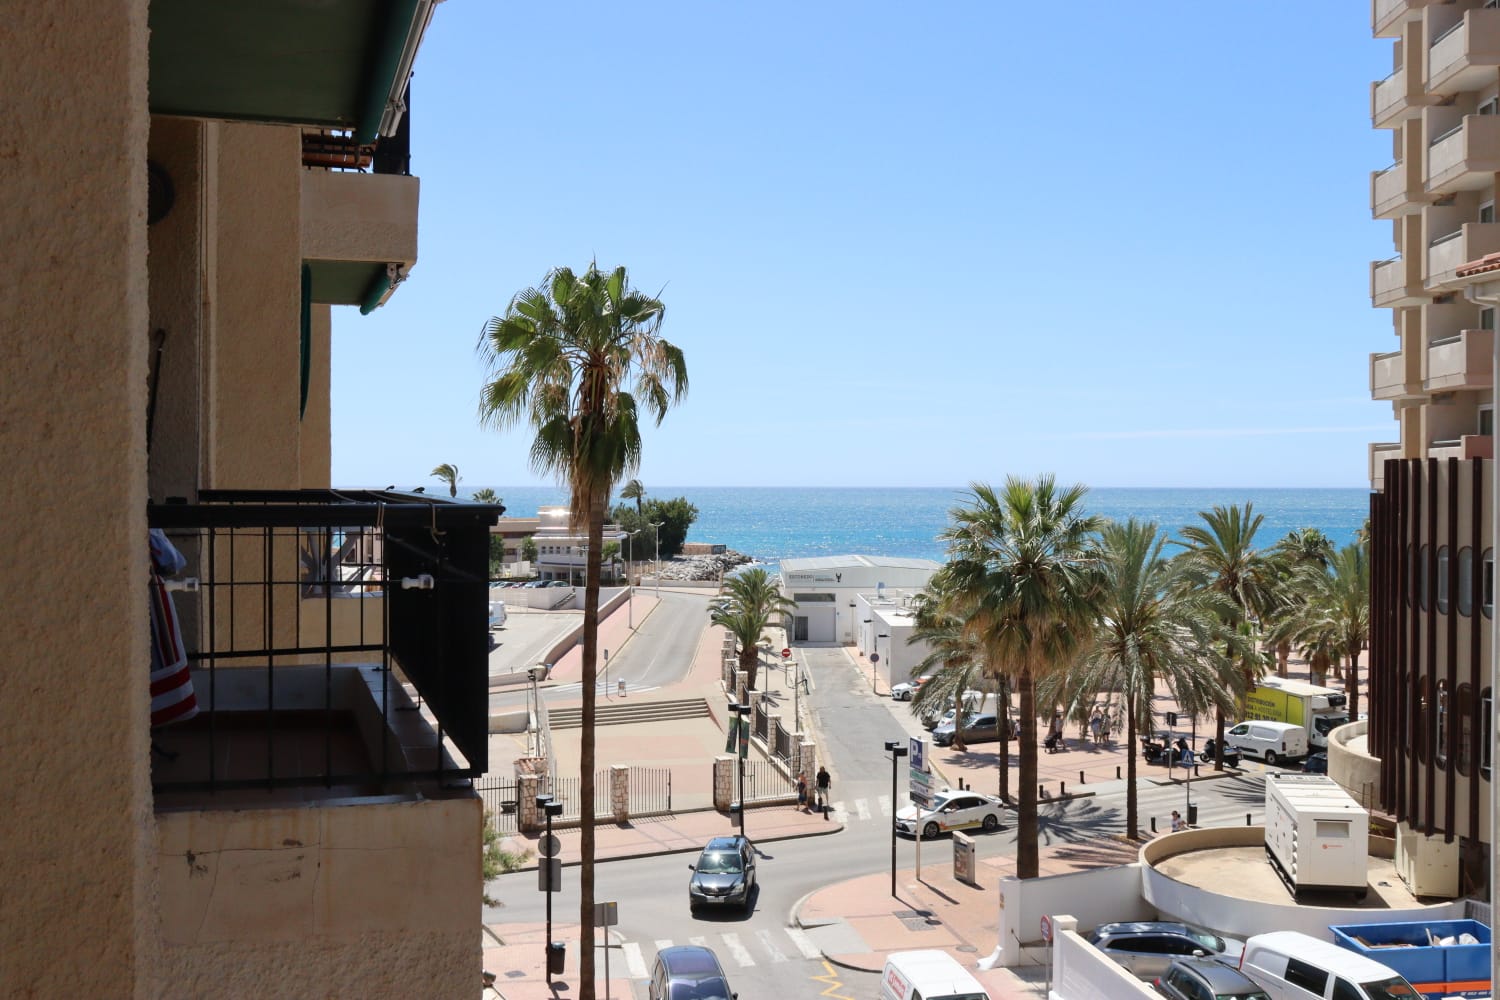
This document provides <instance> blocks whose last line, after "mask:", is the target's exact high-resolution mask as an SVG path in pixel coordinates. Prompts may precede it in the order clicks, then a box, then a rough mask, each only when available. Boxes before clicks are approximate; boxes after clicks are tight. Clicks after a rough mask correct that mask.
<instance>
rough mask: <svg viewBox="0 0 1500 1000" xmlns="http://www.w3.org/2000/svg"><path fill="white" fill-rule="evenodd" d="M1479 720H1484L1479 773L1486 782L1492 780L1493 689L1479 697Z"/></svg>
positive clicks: (1480, 736) (1485, 690)
mask: <svg viewBox="0 0 1500 1000" xmlns="http://www.w3.org/2000/svg"><path fill="white" fill-rule="evenodd" d="M1479 718H1480V719H1481V720H1483V722H1484V727H1483V730H1482V731H1481V732H1480V734H1479V773H1480V774H1482V775H1484V780H1485V781H1488V780H1490V727H1491V726H1492V725H1494V724H1495V722H1494V720H1495V692H1494V689H1493V688H1485V689H1484V692H1483V693H1482V694H1481V695H1480V696H1479Z"/></svg>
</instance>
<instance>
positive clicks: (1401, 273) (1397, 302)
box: [1370, 257, 1422, 309]
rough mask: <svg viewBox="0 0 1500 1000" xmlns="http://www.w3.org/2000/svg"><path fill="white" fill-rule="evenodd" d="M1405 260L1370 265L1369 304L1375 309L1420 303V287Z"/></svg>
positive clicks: (1385, 261)
mask: <svg viewBox="0 0 1500 1000" xmlns="http://www.w3.org/2000/svg"><path fill="white" fill-rule="evenodd" d="M1414 272H1415V268H1410V267H1407V265H1406V260H1405V258H1402V257H1392V258H1390V259H1389V260H1377V261H1371V263H1370V304H1371V305H1373V306H1375V308H1377V309H1384V308H1386V307H1388V306H1408V305H1415V304H1416V303H1418V302H1420V301H1422V285H1421V282H1420V281H1418V280H1417V276H1416V274H1415V273H1414Z"/></svg>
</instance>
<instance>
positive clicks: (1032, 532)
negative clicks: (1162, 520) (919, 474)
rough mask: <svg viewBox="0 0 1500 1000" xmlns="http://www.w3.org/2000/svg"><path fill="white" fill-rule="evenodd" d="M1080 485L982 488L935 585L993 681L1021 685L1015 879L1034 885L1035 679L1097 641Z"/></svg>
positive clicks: (952, 529)
mask: <svg viewBox="0 0 1500 1000" xmlns="http://www.w3.org/2000/svg"><path fill="white" fill-rule="evenodd" d="M1086 492H1087V491H1086V490H1085V489H1084V487H1082V486H1071V487H1067V488H1065V489H1059V488H1058V486H1057V484H1056V481H1055V479H1054V477H1052V476H1051V475H1044V476H1039V477H1038V478H1037V479H1035V480H1025V479H1020V478H1017V477H1014V476H1012V477H1010V478H1008V479H1007V480H1006V482H1005V486H1004V487H1003V488H1002V489H1001V490H1000V491H998V492H997V491H995V490H994V489H993V488H992V487H990V486H988V485H986V484H982V483H975V484H973V485H972V486H971V487H970V492H969V499H968V501H967V502H966V503H964V504H962V505H960V506H958V507H955V508H954V509H953V510H952V511H951V512H950V513H949V527H948V528H947V529H946V530H945V531H944V532H943V534H942V538H943V539H944V540H945V541H946V542H947V543H948V551H949V557H950V558H949V561H948V563H947V564H946V565H945V566H944V567H943V568H942V569H940V570H939V571H938V572H937V573H936V574H934V576H935V578H938V580H939V586H940V587H942V588H946V590H947V592H948V593H949V595H950V596H949V598H948V600H947V602H946V603H947V605H948V610H949V611H950V613H952V614H953V615H954V616H955V617H956V618H958V619H959V620H961V621H962V622H963V628H964V631H965V632H966V633H967V635H968V637H969V638H970V639H971V640H972V641H973V642H974V644H975V646H976V647H977V648H978V649H979V650H980V651H981V652H982V654H983V657H984V663H985V666H986V668H987V670H988V671H989V672H990V673H991V674H992V675H1005V676H1007V677H1009V678H1011V679H1012V680H1014V682H1015V686H1016V689H1017V691H1019V692H1020V696H1021V707H1020V712H1021V719H1022V720H1023V725H1025V726H1027V727H1028V728H1027V729H1026V730H1025V731H1024V732H1023V734H1022V739H1021V741H1020V754H1021V766H1020V774H1019V776H1018V780H1019V781H1020V786H1021V787H1020V802H1019V806H1018V808H1017V810H1016V812H1017V844H1016V874H1017V875H1018V876H1019V877H1021V878H1035V877H1036V876H1037V873H1038V870H1039V857H1038V853H1037V808H1036V807H1037V786H1036V770H1037V741H1036V733H1035V730H1034V729H1032V728H1030V727H1033V726H1035V724H1036V717H1037V716H1036V699H1035V682H1036V679H1037V678H1038V677H1045V676H1046V675H1047V674H1049V673H1052V672H1053V671H1056V670H1059V669H1061V668H1063V667H1064V666H1065V665H1067V664H1069V663H1071V662H1072V661H1073V660H1074V659H1075V658H1076V657H1077V656H1078V655H1080V654H1081V653H1082V652H1084V651H1085V649H1086V648H1087V645H1088V642H1089V641H1090V638H1091V635H1092V630H1093V620H1094V617H1095V614H1096V605H1097V602H1098V589H1099V584H1098V580H1097V566H1096V559H1097V557H1096V555H1095V552H1094V546H1093V543H1092V536H1093V534H1094V533H1095V531H1097V530H1098V527H1099V524H1100V522H1099V519H1098V518H1096V517H1091V516H1087V515H1085V514H1084V513H1083V497H1084V494H1085V493H1086Z"/></svg>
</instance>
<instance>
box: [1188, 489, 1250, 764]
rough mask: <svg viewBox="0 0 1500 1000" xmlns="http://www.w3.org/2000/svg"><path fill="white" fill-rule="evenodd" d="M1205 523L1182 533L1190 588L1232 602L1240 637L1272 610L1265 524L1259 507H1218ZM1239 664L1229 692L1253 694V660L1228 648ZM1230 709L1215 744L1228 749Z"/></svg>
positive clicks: (1217, 718)
mask: <svg viewBox="0 0 1500 1000" xmlns="http://www.w3.org/2000/svg"><path fill="white" fill-rule="evenodd" d="M1198 516H1199V517H1201V518H1202V519H1203V524H1190V525H1187V526H1186V527H1184V528H1183V529H1182V540H1181V541H1179V542H1177V544H1178V545H1181V546H1182V547H1183V552H1182V553H1181V555H1180V556H1178V558H1180V559H1181V560H1182V561H1183V564H1184V566H1185V567H1187V569H1188V571H1189V573H1188V575H1187V576H1186V577H1185V580H1186V581H1187V585H1190V586H1197V587H1204V588H1207V589H1209V590H1212V591H1215V592H1216V593H1219V594H1222V595H1223V596H1224V597H1225V598H1227V599H1228V603H1227V604H1226V605H1224V610H1225V612H1226V613H1227V614H1228V616H1229V617H1228V618H1227V619H1226V621H1225V624H1227V625H1229V626H1230V628H1231V629H1233V630H1235V631H1236V632H1238V630H1239V627H1240V624H1241V623H1248V622H1249V621H1250V620H1251V618H1252V617H1253V616H1255V615H1257V614H1258V613H1260V612H1261V611H1262V610H1263V609H1265V608H1267V607H1269V606H1270V603H1271V594H1272V589H1273V588H1272V586H1271V584H1272V581H1273V579H1274V573H1273V566H1272V564H1271V562H1270V561H1269V560H1267V559H1266V558H1265V556H1263V555H1262V554H1261V553H1260V552H1258V551H1257V550H1256V549H1255V547H1254V545H1253V544H1252V543H1253V542H1254V541H1255V532H1256V531H1257V530H1258V529H1259V528H1260V525H1261V522H1262V521H1264V520H1265V517H1264V515H1261V514H1257V513H1255V510H1254V504H1249V503H1247V504H1245V506H1244V508H1243V509H1242V508H1240V507H1222V506H1217V505H1216V506H1215V507H1214V509H1213V510H1211V511H1202V512H1200V513H1199V515H1198ZM1229 659H1235V660H1237V662H1238V663H1239V664H1240V667H1239V672H1240V674H1241V676H1240V677H1239V678H1237V679H1236V678H1229V677H1227V676H1226V677H1225V678H1224V683H1225V686H1226V687H1229V688H1232V689H1233V688H1238V689H1241V690H1243V689H1248V688H1251V687H1254V686H1255V681H1256V675H1255V674H1254V673H1252V669H1251V664H1253V663H1254V662H1256V661H1255V660H1254V659H1253V658H1246V657H1233V655H1232V650H1228V649H1227V648H1226V662H1227V661H1228V660H1229ZM1224 714H1225V712H1224V709H1223V708H1215V710H1214V729H1215V732H1214V744H1215V745H1216V746H1223V745H1224ZM1214 770H1215V771H1222V770H1224V755H1223V754H1220V755H1219V756H1218V759H1216V760H1215V761H1214Z"/></svg>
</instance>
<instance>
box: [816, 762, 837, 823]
mask: <svg viewBox="0 0 1500 1000" xmlns="http://www.w3.org/2000/svg"><path fill="white" fill-rule="evenodd" d="M832 784H833V779H832V778H831V777H829V776H828V768H826V767H824V766H823V765H822V764H819V765H818V808H819V809H821V810H822V811H823V818H824V819H827V818H828V789H829V787H830V786H831V785H832Z"/></svg>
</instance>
